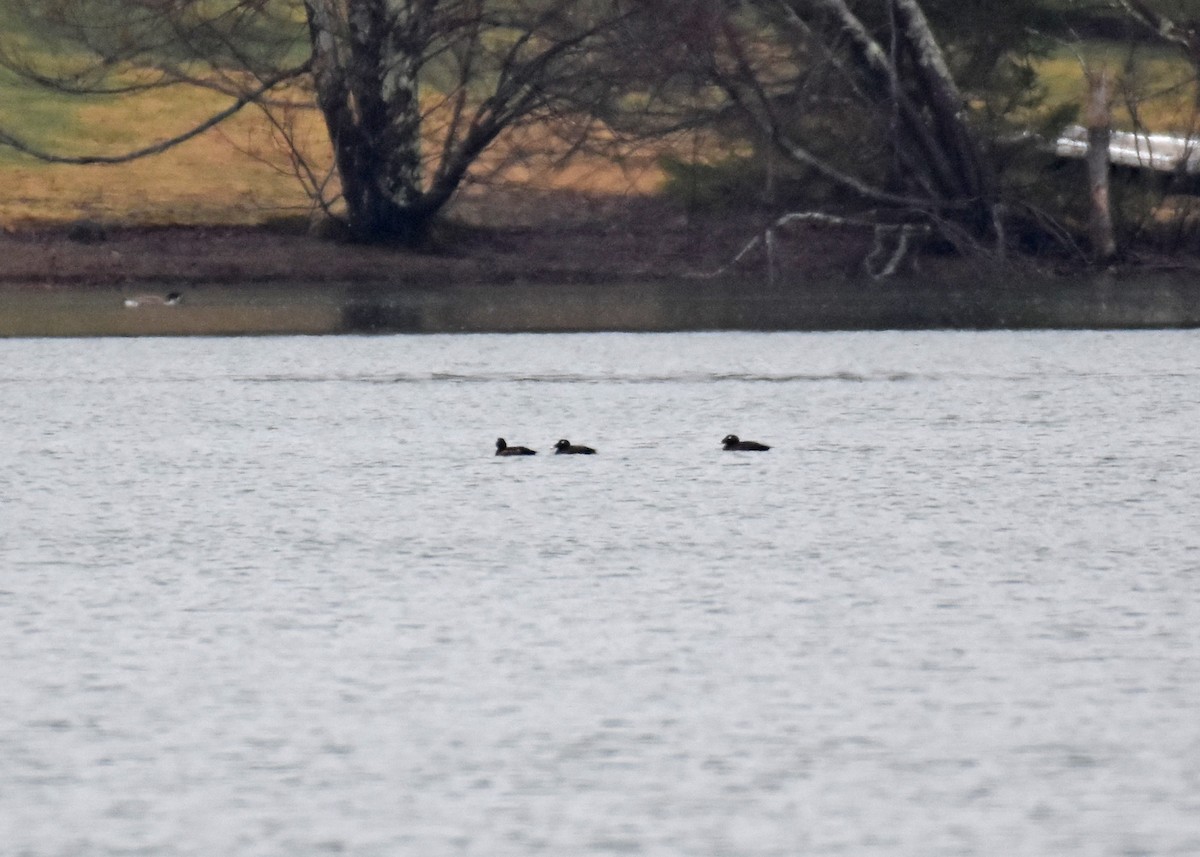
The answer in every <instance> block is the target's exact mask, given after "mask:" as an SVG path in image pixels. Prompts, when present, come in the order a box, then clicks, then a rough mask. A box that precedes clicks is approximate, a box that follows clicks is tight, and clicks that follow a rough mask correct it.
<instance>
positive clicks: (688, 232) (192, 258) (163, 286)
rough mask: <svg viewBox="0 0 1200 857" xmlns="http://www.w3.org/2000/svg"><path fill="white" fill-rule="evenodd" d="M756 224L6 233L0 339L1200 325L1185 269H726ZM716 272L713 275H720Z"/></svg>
mask: <svg viewBox="0 0 1200 857" xmlns="http://www.w3.org/2000/svg"><path fill="white" fill-rule="evenodd" d="M770 219H771V218H770V215H768V214H767V213H766V212H757V211H743V212H736V213H731V212H722V213H719V214H718V213H713V212H688V211H684V210H681V209H679V208H678V207H676V206H673V205H671V204H670V203H668V202H666V201H663V200H659V199H650V198H634V199H612V198H589V197H583V196H579V195H571V194H564V193H558V194H554V195H549V196H545V197H542V198H541V199H540V202H539V201H537V200H535V201H534V203H531V202H530V200H529V197H528V196H525V197H521V198H520V200H517V199H515V198H514V200H513V203H512V205H511V206H510V207H509V208H507V209H506V208H504V207H503V206H499V207H495V206H494V207H493V209H492V210H491V211H490V212H489V214H488V218H487V223H488V226H487V227H486V228H484V227H483V226H480V225H472V224H470V223H469V222H466V223H463V222H460V223H458V224H457V225H450V226H448V227H447V228H446V230H445V231H444V232H443V233H442V234H441V235H440V236H439V246H440V249H436V250H433V251H429V252H421V253H417V252H404V251H398V250H390V249H385V248H379V247H364V246H357V245H353V244H347V243H342V242H338V241H335V240H325V239H319V238H315V237H313V236H310V235H306V234H303V232H302V231H300V230H296V229H291V230H288V229H282V228H274V229H273V228H244V227H243V228H230V227H211V228H200V227H189V228H137V227H107V226H104V225H103V224H74V225H71V226H57V227H45V226H43V227H40V228H28V229H17V230H10V231H8V232H6V233H5V234H3V235H0V336H47V335H48V336H89V335H122V336H132V335H144V334H158V335H203V334H261V333H315V334H321V333H345V332H421V333H432V332H445V331H453V332H488V331H576V330H648V331H649V330H700V329H746V330H845V329H885V328H1047V327H1073V328H1079V327H1099V328H1121V327H1193V326H1200V277H1197V276H1196V275H1195V274H1194V273H1191V272H1188V271H1173V272H1172V271H1150V270H1148V269H1146V268H1141V269H1135V270H1132V271H1124V272H1114V271H1109V272H1088V273H1086V274H1077V275H1071V276H1065V275H1061V274H1060V275H1051V274H1045V273H1034V272H1033V270H1032V269H1022V268H1015V267H1007V268H1004V269H1002V270H1001V269H997V268H996V266H994V265H993V266H992V267H991V268H988V267H987V266H985V265H984V264H983V263H981V262H971V261H966V260H961V259H955V258H953V257H949V256H939V255H930V254H925V255H921V256H916V255H910V256H909V257H908V258H907V259H906V261H905V263H904V265H902V266H901V267H900V270H899V273H898V275H897V276H896V277H893V278H890V279H887V280H873V279H872V278H871V277H869V276H867V275H866V274H865V273H864V270H863V261H864V259H865V258H866V257H867V256H868V254H869V253H870V252H871V249H872V243H871V242H872V236H871V235H870V234H863V233H862V232H861V231H856V230H846V229H833V228H828V227H814V226H797V227H794V228H789V229H787V230H783V231H781V232H780V233H779V234H778V241H777V244H776V255H775V260H776V276H775V278H774V280H773V281H772V280H771V278H769V277H768V273H767V265H766V258H765V255H764V253H763V251H762V248H761V247H757V248H755V249H754V250H753V251H751V252H749V253H746V254H745V255H744V256H743V258H742V259H741V260H740V261H739V262H737V263H736V264H733V263H732V262H733V259H734V257H735V256H737V255H738V253H739V252H740V251H741V250H742V249H743V248H744V247H745V246H746V243H747V241H749V240H750V239H751V238H753V237H754V236H755V235H759V234H761V232H762V229H763V228H764V226H765V225H766V224H767V223H768V222H769V220H770ZM718 272H721V273H719V274H718Z"/></svg>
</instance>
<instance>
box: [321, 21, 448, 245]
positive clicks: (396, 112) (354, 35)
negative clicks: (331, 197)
mask: <svg viewBox="0 0 1200 857" xmlns="http://www.w3.org/2000/svg"><path fill="white" fill-rule="evenodd" d="M428 6H430V3H429V2H424V3H419V2H418V0H307V2H306V4H305V8H306V10H307V14H308V25H309V35H310V38H311V41H312V49H313V59H314V62H313V77H314V80H315V84H316V91H317V104H318V106H319V107H320V109H321V113H322V115H323V116H324V118H325V124H326V127H327V129H328V131H329V138H330V141H331V143H332V146H333V153H334V159H335V162H336V163H337V168H338V174H339V177H340V178H341V183H342V195H343V198H344V199H345V202H346V213H347V218H348V221H349V226H350V232H351V235H352V236H353V237H354V238H355V239H356V240H360V241H373V242H374V241H379V242H394V243H401V244H405V245H410V246H412V245H417V244H420V243H421V242H422V241H424V240H425V238H426V237H427V232H428V228H429V221H430V219H431V212H430V211H429V210H428V207H427V206H425V205H424V193H423V187H422V169H421V164H422V160H421V105H420V93H419V89H418V82H417V70H418V67H419V65H420V60H421V56H422V43H421V39H422V33H421V26H422V14H423V13H425V12H427V11H428V9H426V8H424V7H428Z"/></svg>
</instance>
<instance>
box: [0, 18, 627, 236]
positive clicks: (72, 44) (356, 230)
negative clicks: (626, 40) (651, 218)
mask: <svg viewBox="0 0 1200 857" xmlns="http://www.w3.org/2000/svg"><path fill="white" fill-rule="evenodd" d="M13 2H14V3H15V4H18V7H17V9H18V11H21V12H23V19H24V21H25V22H26V26H25V33H40V34H42V35H43V36H45V37H48V38H49V40H50V41H53V42H54V43H55V44H56V46H57V48H58V50H57V51H54V52H46V51H38V50H32V51H31V50H19V49H18V45H17V40H16V39H14V38H11V37H10V38H9V39H8V40H7V42H0V44H2V45H3V48H4V49H3V51H2V52H0V61H3V63H4V65H6V66H7V67H8V68H9V69H10V70H12V71H15V72H17V73H18V74H21V75H22V76H23V77H24V78H25V79H26V80H28V81H32V82H35V83H37V84H39V85H43V86H48V87H52V88H54V89H57V90H59V91H65V92H74V93H79V94H87V93H107V94H114V93H133V92H137V91H141V90H145V89H148V88H153V87H168V86H170V87H200V88H205V89H208V90H214V91H217V92H219V93H221V94H223V95H224V96H226V97H227V98H228V104H227V106H225V107H224V108H222V109H221V110H219V111H217V112H215V113H214V114H213V115H211V116H209V117H207V118H206V119H205V120H203V121H201V122H199V123H197V124H196V125H194V126H193V127H190V128H188V129H186V130H184V131H182V132H180V133H178V134H176V135H173V136H172V137H171V138H169V139H166V140H162V141H158V142H155V143H153V144H149V145H146V146H143V147H139V148H137V149H135V150H133V151H128V152H120V153H116V154H111V153H89V154H84V155H68V154H65V153H62V152H55V151H50V150H48V149H46V148H44V147H40V146H38V145H35V144H34V143H32V142H30V141H29V140H26V139H24V138H23V137H21V135H19V134H18V133H16V132H15V130H14V129H11V128H8V129H2V128H0V145H4V146H8V147H10V148H13V149H17V150H19V151H21V152H24V153H26V154H28V155H31V156H33V157H37V158H41V159H43V160H47V161H55V162H60V163H78V164H84V163H116V162H122V161H128V160H131V159H134V158H139V157H146V156H149V155H153V154H156V153H159V152H162V151H164V150H166V149H167V148H170V147H171V146H173V145H177V144H179V143H181V142H183V141H185V140H188V139H191V138H192V137H194V136H196V135H198V134H200V133H203V132H204V131H205V130H207V129H208V128H211V127H213V126H214V125H216V124H219V123H220V122H222V121H224V120H225V119H227V118H229V117H230V116H232V115H234V114H235V113H237V112H239V111H240V110H242V109H244V108H246V107H247V106H250V105H254V106H256V107H258V108H260V109H263V110H267V111H271V110H272V109H274V108H278V107H281V106H286V107H287V108H289V109H294V108H295V106H296V104H297V102H298V101H299V102H300V103H304V102H307V103H309V104H311V105H314V106H315V107H316V108H317V109H318V110H319V111H320V113H321V115H322V117H323V119H324V123H325V127H326V128H327V130H328V139H329V145H330V147H331V150H332V158H333V162H334V163H335V165H336V168H337V174H338V178H339V180H340V189H341V195H342V199H343V201H344V209H345V219H346V221H347V224H348V226H349V230H350V233H351V234H352V235H353V237H355V238H356V239H358V240H362V241H384V242H395V243H401V244H406V245H418V244H420V243H421V242H423V241H424V240H425V239H426V237H427V235H428V230H429V228H430V225H431V224H432V223H433V221H434V219H435V218H436V217H437V215H438V213H439V212H440V211H441V210H442V209H443V208H444V206H445V205H446V203H447V202H448V201H449V200H450V199H451V197H452V196H453V195H454V193H455V191H456V190H457V189H458V188H459V186H460V185H461V183H462V182H463V180H464V178H465V177H466V176H467V174H468V172H469V171H470V170H471V169H472V168H473V166H474V165H476V164H477V162H478V161H479V159H480V157H481V155H482V154H483V153H484V152H485V150H487V149H488V147H489V146H491V145H492V144H493V143H494V142H495V141H496V140H497V138H499V137H500V136H501V135H502V134H504V133H505V132H506V131H509V130H511V129H512V128H514V127H515V126H517V125H519V124H521V123H523V122H528V121H534V120H538V119H542V118H545V117H546V116H548V115H552V114H554V113H555V112H557V111H567V110H571V109H574V105H576V104H578V103H580V101H581V100H584V99H581V97H580V93H581V91H586V90H588V89H589V88H593V87H594V85H595V83H594V78H593V75H592V74H591V72H592V71H593V69H592V66H593V63H594V58H595V56H596V53H595V52H594V50H593V47H594V45H595V44H596V43H597V42H598V41H599V40H602V39H605V38H608V37H609V35H610V34H611V33H612V31H613V30H614V28H616V27H617V25H618V23H619V22H620V20H621V19H622V14H621V13H620V12H619V11H618V10H617V9H616V8H615V7H614V6H613V5H611V4H609V3H607V2H597V0H225V2H216V3H214V2H212V0H174V2H171V3H162V2H161V0H58V2H56V3H54V4H46V3H43V2H40V0H13ZM64 46H69V49H68V50H65V51H64V49H63V48H64ZM64 56H65V60H64V59H62V57H64ZM309 185H310V186H311V187H324V186H325V185H324V183H323V182H321V181H319V180H317V179H315V178H314V179H313V180H311V181H310V182H309Z"/></svg>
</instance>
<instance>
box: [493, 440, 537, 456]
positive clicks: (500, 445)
mask: <svg viewBox="0 0 1200 857" xmlns="http://www.w3.org/2000/svg"><path fill="white" fill-rule="evenodd" d="M496 455H537V452H536V451H534V450H532V449H530V448H529V447H526V446H509V445H508V444H507V443H505V442H504V438H502V437H498V438H496Z"/></svg>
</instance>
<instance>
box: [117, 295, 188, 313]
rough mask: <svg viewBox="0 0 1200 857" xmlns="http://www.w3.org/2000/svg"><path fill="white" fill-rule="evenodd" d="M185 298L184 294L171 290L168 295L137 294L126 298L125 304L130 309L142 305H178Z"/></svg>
mask: <svg viewBox="0 0 1200 857" xmlns="http://www.w3.org/2000/svg"><path fill="white" fill-rule="evenodd" d="M182 300H183V295H181V294H179V292H171V293H170V294H168V295H165V296H164V295H137V296H136V297H132V298H125V306H127V307H129V308H130V309H134V308H135V307H140V306H176V305H177V304H179V302H180V301H182Z"/></svg>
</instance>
